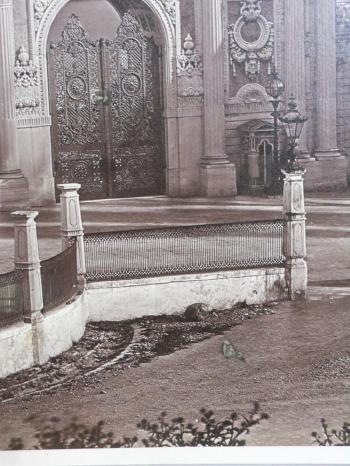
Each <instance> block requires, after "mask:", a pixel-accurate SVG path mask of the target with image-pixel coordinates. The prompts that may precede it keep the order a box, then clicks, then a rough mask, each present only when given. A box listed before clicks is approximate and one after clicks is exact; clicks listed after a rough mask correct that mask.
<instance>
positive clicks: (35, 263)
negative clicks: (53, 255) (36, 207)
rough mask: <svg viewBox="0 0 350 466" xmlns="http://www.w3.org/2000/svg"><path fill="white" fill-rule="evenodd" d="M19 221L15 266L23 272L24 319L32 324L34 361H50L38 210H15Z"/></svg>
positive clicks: (16, 233)
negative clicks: (38, 235) (44, 328)
mask: <svg viewBox="0 0 350 466" xmlns="http://www.w3.org/2000/svg"><path fill="white" fill-rule="evenodd" d="M11 215H12V217H13V218H14V221H15V268H16V270H20V271H21V272H22V273H23V285H22V287H23V301H24V322H27V323H31V324H32V341H33V360H34V363H35V364H42V363H43V362H45V361H46V359H45V356H44V350H43V341H44V333H43V325H42V324H43V315H42V313H41V311H42V309H43V294H42V284H41V273H40V259H39V248H38V237H37V232H36V223H35V218H36V217H37V215H38V212H35V211H17V212H13V213H12V214H11Z"/></svg>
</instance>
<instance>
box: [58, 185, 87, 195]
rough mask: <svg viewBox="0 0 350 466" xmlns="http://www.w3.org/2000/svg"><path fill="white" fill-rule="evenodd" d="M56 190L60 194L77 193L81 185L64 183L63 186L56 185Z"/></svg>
mask: <svg viewBox="0 0 350 466" xmlns="http://www.w3.org/2000/svg"><path fill="white" fill-rule="evenodd" d="M57 188H58V189H59V190H60V191H61V192H62V194H64V193H67V192H78V191H79V189H80V188H81V184H79V183H65V184H58V185H57Z"/></svg>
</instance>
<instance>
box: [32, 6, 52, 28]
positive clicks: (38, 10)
mask: <svg viewBox="0 0 350 466" xmlns="http://www.w3.org/2000/svg"><path fill="white" fill-rule="evenodd" d="M50 2H51V0H34V3H33V8H34V29H35V32H36V31H37V30H38V29H39V25H40V21H41V19H42V17H43V16H44V13H45V11H46V9H47V7H48V6H49V4H50Z"/></svg>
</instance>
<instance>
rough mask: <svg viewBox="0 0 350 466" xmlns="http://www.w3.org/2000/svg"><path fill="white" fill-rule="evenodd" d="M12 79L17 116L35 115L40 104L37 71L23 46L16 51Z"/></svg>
mask: <svg viewBox="0 0 350 466" xmlns="http://www.w3.org/2000/svg"><path fill="white" fill-rule="evenodd" d="M14 78H15V103H16V113H17V116H27V115H33V114H36V113H37V112H38V107H39V102H40V96H39V83H38V70H37V67H36V66H35V65H34V64H33V62H32V60H29V53H28V51H27V49H26V48H25V47H24V46H23V45H21V47H20V48H19V49H18V51H17V59H16V65H15V68H14Z"/></svg>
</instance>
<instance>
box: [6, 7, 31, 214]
mask: <svg viewBox="0 0 350 466" xmlns="http://www.w3.org/2000/svg"><path fill="white" fill-rule="evenodd" d="M12 1H13V0H0V210H11V209H12V208H18V207H22V208H23V207H26V206H27V205H28V199H29V188H28V182H27V180H26V179H25V178H24V177H23V175H22V173H21V170H20V164H19V158H18V151H17V128H16V111H15V96H14V62H15V44H14V25H13V7H12Z"/></svg>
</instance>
